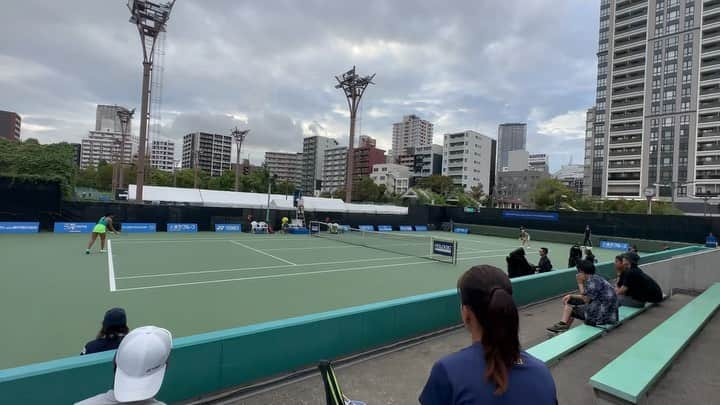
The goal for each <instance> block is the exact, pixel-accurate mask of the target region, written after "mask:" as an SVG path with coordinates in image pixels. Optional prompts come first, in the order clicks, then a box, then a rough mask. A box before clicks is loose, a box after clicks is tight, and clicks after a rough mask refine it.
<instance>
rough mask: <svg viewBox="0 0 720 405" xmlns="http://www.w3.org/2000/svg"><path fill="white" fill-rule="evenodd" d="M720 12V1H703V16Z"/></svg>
mask: <svg viewBox="0 0 720 405" xmlns="http://www.w3.org/2000/svg"><path fill="white" fill-rule="evenodd" d="M716 13H720V1H718V0H712V1H705V2H703V16H705V15H711V14H716Z"/></svg>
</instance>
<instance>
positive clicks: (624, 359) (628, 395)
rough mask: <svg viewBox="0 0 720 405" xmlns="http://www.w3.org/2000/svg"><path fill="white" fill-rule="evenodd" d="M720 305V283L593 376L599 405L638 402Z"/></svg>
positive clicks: (592, 380)
mask: <svg viewBox="0 0 720 405" xmlns="http://www.w3.org/2000/svg"><path fill="white" fill-rule="evenodd" d="M718 307H720V283H715V284H713V285H712V286H711V287H710V288H708V289H707V290H705V292H704V293H702V294H701V295H700V296H698V297H697V298H695V299H694V300H692V301H690V302H689V303H688V304H687V305H685V306H684V307H683V308H681V309H680V310H679V311H677V312H676V313H675V314H673V315H672V316H671V317H670V318H668V319H667V320H665V322H663V323H662V324H660V325H659V326H658V327H657V328H655V329H653V330H652V331H651V332H650V333H648V334H647V335H645V337H643V338H642V339H640V340H639V341H638V342H637V343H635V344H634V345H632V346H631V347H630V348H629V349H627V350H626V351H625V352H624V353H623V354H621V355H620V356H619V357H617V358H616V359H615V360H613V361H612V362H610V364H608V365H607V366H605V367H604V368H603V369H602V370H600V371H599V372H597V374H595V375H594V376H592V377H591V378H590V385H591V386H592V387H593V390H594V392H595V398H596V401H597V403H598V404H627V403H631V404H638V403H642V402H643V401H644V399H645V398H646V396H645V393H646V392H647V391H648V390H649V389H650V387H651V386H652V385H653V383H654V382H655V381H657V380H658V378H660V376H662V374H663V372H664V371H665V369H667V368H668V367H669V366H670V364H671V363H672V361H673V360H674V359H675V358H676V357H677V356H678V355H679V354H680V353H681V352H682V350H683V349H684V348H685V346H687V345H688V343H690V340H691V339H692V338H693V336H695V335H696V334H697V333H698V332H700V330H702V328H703V325H705V323H706V322H707V321H708V320H709V319H710V318H711V317H712V316H713V314H714V313H715V311H716V310H717V309H718Z"/></svg>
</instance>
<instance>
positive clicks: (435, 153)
mask: <svg viewBox="0 0 720 405" xmlns="http://www.w3.org/2000/svg"><path fill="white" fill-rule="evenodd" d="M442 160H443V147H442V145H425V146H418V147H417V148H415V155H414V156H413V166H412V174H413V176H415V177H429V176H432V175H433V174H441V173H442Z"/></svg>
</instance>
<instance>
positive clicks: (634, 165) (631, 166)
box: [608, 159, 642, 172]
mask: <svg viewBox="0 0 720 405" xmlns="http://www.w3.org/2000/svg"><path fill="white" fill-rule="evenodd" d="M641 167H642V165H641V164H640V160H639V159H637V160H614V161H611V162H608V171H616V172H617V171H636V170H640V169H641Z"/></svg>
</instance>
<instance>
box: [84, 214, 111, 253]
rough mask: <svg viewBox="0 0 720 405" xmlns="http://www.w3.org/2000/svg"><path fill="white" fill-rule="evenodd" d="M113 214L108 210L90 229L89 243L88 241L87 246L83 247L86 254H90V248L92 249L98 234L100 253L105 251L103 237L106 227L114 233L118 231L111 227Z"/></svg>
mask: <svg viewBox="0 0 720 405" xmlns="http://www.w3.org/2000/svg"><path fill="white" fill-rule="evenodd" d="M113 216H115V214H113V213H111V212H110V213H107V214H105V215H104V216H102V217H101V218H100V219H99V220H98V221H97V224H95V227H94V228H93V230H92V235H90V243H88V247H87V249H85V254H86V255H89V254H90V249H92V247H93V245H94V244H95V241H96V240H97V238H98V236H100V253H105V238H106V236H107V235H106V234H107V231H108V229H109V230H110V232H112V233H114V234H115V235H117V234H118V233H119V232H118V231H116V230H115V228H114V227H113Z"/></svg>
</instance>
